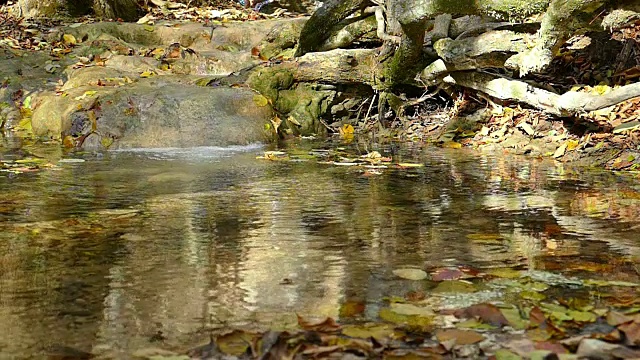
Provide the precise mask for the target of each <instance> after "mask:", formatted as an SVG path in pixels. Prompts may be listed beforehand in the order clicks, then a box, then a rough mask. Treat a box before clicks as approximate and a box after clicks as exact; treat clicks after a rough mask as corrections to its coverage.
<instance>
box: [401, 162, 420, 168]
mask: <svg viewBox="0 0 640 360" xmlns="http://www.w3.org/2000/svg"><path fill="white" fill-rule="evenodd" d="M398 166H399V167H401V168H419V167H424V164H414V163H399V164H398Z"/></svg>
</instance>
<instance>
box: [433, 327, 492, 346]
mask: <svg viewBox="0 0 640 360" xmlns="http://www.w3.org/2000/svg"><path fill="white" fill-rule="evenodd" d="M436 339H438V341H440V342H446V341H450V340H455V343H456V345H471V344H476V343H479V342H481V341H483V340H484V336H482V335H481V334H480V333H478V332H476V331H473V330H460V329H444V330H438V331H436Z"/></svg>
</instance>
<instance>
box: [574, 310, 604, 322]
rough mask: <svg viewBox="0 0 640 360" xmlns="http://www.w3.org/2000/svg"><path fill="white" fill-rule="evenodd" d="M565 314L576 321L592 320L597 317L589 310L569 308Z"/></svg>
mask: <svg viewBox="0 0 640 360" xmlns="http://www.w3.org/2000/svg"><path fill="white" fill-rule="evenodd" d="M567 315H568V316H570V317H571V318H572V319H573V321H576V322H594V321H596V319H597V318H598V317H597V316H596V314H594V313H592V312H589V311H577V310H569V311H568V312H567Z"/></svg>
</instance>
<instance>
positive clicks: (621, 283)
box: [584, 279, 640, 287]
mask: <svg viewBox="0 0 640 360" xmlns="http://www.w3.org/2000/svg"><path fill="white" fill-rule="evenodd" d="M584 284H585V285H589V286H624V287H636V286H640V284H638V283H632V282H628V281H617V280H595V279H588V280H585V281H584Z"/></svg>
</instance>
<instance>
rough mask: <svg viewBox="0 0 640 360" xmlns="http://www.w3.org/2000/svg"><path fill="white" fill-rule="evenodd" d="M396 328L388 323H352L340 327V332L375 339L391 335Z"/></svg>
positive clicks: (360, 337)
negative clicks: (362, 324)
mask: <svg viewBox="0 0 640 360" xmlns="http://www.w3.org/2000/svg"><path fill="white" fill-rule="evenodd" d="M395 332H396V330H395V329H394V327H393V325H389V324H375V325H364V326H360V325H352V326H345V327H344V328H343V329H342V334H343V335H346V336H351V337H355V338H359V339H370V338H374V339H376V340H383V339H385V338H388V337H390V336H392V335H393V334H394V333H395Z"/></svg>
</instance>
